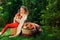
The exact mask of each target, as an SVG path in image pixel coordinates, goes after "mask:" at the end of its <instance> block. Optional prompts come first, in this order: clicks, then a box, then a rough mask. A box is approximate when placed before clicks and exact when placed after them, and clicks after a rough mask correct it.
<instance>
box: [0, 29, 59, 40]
mask: <svg viewBox="0 0 60 40" xmlns="http://www.w3.org/2000/svg"><path fill="white" fill-rule="evenodd" d="M1 29H2V28H0V30H1ZM9 34H10V30H9V29H8V30H7V31H6V32H5V33H4V34H3V35H1V36H0V40H60V37H57V36H55V35H53V34H48V33H47V31H45V30H44V31H43V32H42V33H41V34H37V35H35V36H31V37H27V36H22V35H19V36H17V37H13V38H9Z"/></svg>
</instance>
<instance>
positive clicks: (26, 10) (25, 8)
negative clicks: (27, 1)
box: [20, 6, 29, 14]
mask: <svg viewBox="0 0 60 40" xmlns="http://www.w3.org/2000/svg"><path fill="white" fill-rule="evenodd" d="M20 8H23V9H24V10H25V12H26V13H25V14H28V13H29V12H28V9H27V7H25V6H21V7H20Z"/></svg>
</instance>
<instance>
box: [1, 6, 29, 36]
mask: <svg viewBox="0 0 60 40" xmlns="http://www.w3.org/2000/svg"><path fill="white" fill-rule="evenodd" d="M27 15H28V10H27V8H26V7H25V6H21V8H20V11H19V12H18V13H17V14H16V15H15V17H14V21H13V23H10V24H6V26H5V27H4V28H3V29H2V31H1V32H0V35H2V34H3V33H4V32H5V31H6V30H7V29H8V28H17V27H18V25H21V23H22V22H21V21H23V22H25V20H26V19H27ZM22 25H23V23H22ZM22 25H21V26H22Z"/></svg>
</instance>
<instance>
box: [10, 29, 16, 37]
mask: <svg viewBox="0 0 60 40" xmlns="http://www.w3.org/2000/svg"><path fill="white" fill-rule="evenodd" d="M16 32H17V28H10V35H12V36H13V35H15V34H16Z"/></svg>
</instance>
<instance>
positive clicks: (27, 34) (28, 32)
mask: <svg viewBox="0 0 60 40" xmlns="http://www.w3.org/2000/svg"><path fill="white" fill-rule="evenodd" d="M22 34H24V35H26V36H29V35H32V30H29V29H24V28H22Z"/></svg>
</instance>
